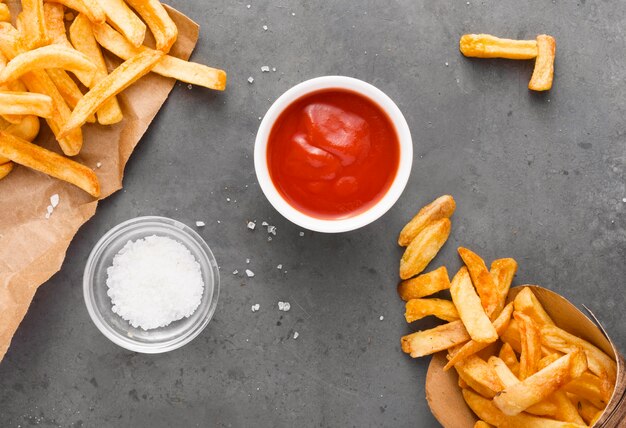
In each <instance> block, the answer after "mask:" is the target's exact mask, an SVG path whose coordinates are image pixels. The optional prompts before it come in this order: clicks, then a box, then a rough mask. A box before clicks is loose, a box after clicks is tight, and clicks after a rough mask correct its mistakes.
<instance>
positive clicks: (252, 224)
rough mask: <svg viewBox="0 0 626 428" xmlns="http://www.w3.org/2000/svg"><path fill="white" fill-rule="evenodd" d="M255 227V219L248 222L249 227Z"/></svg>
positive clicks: (251, 228)
mask: <svg viewBox="0 0 626 428" xmlns="http://www.w3.org/2000/svg"><path fill="white" fill-rule="evenodd" d="M255 227H256V224H255V223H254V222H253V221H249V222H248V229H250V230H254V228H255Z"/></svg>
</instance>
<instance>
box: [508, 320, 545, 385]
mask: <svg viewBox="0 0 626 428" xmlns="http://www.w3.org/2000/svg"><path fill="white" fill-rule="evenodd" d="M513 317H514V318H515V320H516V321H517V322H518V324H519V329H520V344H521V346H522V353H521V356H520V367H519V378H520V379H521V380H524V379H526V378H527V377H529V376H531V375H533V374H535V373H536V372H537V371H538V370H539V360H541V338H540V333H539V329H538V328H537V326H536V324H535V323H534V322H533V320H532V319H531V318H530V317H528V316H526V315H524V314H522V313H519V312H517V311H516V312H514V313H513Z"/></svg>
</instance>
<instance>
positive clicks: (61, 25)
mask: <svg viewBox="0 0 626 428" xmlns="http://www.w3.org/2000/svg"><path fill="white" fill-rule="evenodd" d="M43 13H44V17H45V19H46V21H45V22H46V31H47V32H48V36H49V37H50V42H51V43H54V44H57V45H63V46H65V47H67V48H71V47H72V45H70V42H69V40H67V36H66V35H65V22H64V19H65V11H64V6H63V5H62V4H60V3H48V2H46V3H44V4H43Z"/></svg>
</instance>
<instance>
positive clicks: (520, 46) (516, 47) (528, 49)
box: [459, 34, 538, 59]
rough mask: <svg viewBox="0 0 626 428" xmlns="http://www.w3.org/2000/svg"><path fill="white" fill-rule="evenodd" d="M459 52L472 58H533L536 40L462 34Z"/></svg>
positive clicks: (535, 54)
mask: <svg viewBox="0 0 626 428" xmlns="http://www.w3.org/2000/svg"><path fill="white" fill-rule="evenodd" d="M459 48H460V50H461V53H462V54H463V55H465V56H467V57H474V58H508V59H533V58H535V57H536V56H537V50H538V49H537V41H536V40H511V39H501V38H499V37H495V36H492V35H490V34H464V35H463V36H461V40H460V42H459Z"/></svg>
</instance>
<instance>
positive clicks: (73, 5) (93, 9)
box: [46, 0, 106, 24]
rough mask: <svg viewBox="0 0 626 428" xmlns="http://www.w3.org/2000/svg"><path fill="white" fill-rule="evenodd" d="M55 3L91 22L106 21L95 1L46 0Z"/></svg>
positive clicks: (102, 11)
mask: <svg viewBox="0 0 626 428" xmlns="http://www.w3.org/2000/svg"><path fill="white" fill-rule="evenodd" d="M46 1H48V2H55V3H59V4H62V5H65V6H66V7H68V8H70V9H73V10H75V11H77V12H79V13H82V14H83V15H85V16H87V18H89V20H90V21H91V22H96V23H99V24H100V23H103V22H104V21H106V15H105V13H104V10H103V9H102V7H100V4H99V3H98V1H97V0H46Z"/></svg>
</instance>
